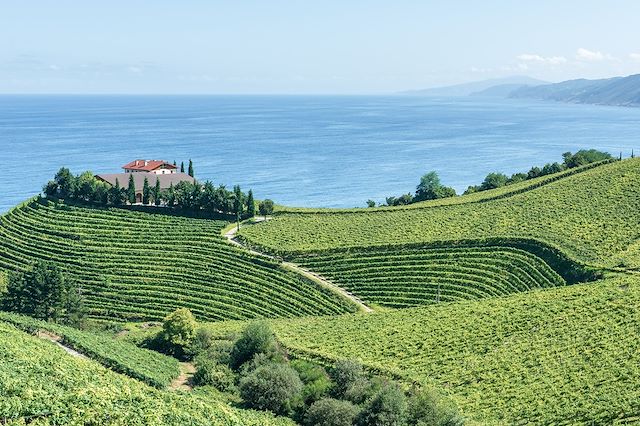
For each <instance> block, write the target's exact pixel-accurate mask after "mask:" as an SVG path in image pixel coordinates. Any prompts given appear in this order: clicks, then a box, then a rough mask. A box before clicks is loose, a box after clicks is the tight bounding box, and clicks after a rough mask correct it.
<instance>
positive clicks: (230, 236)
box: [224, 217, 373, 312]
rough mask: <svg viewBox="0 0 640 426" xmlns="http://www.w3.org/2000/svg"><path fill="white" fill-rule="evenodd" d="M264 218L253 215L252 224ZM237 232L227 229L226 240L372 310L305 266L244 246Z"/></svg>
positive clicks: (363, 308)
mask: <svg viewBox="0 0 640 426" xmlns="http://www.w3.org/2000/svg"><path fill="white" fill-rule="evenodd" d="M265 220H266V218H264V217H255V218H254V222H253V224H257V223H260V222H264V221H265ZM237 233H238V227H237V226H234V227H233V228H231V229H230V230H229V231H227V232H226V233H225V234H224V236H225V238H226V239H227V241H229V242H230V243H231V244H233V245H235V246H238V247H242V248H243V249H244V250H247V251H248V252H249V253H251V254H253V255H256V256H262V257H266V258H268V259H271V260H275V261H277V262H281V265H282V267H283V268H285V269H288V270H289V271H292V272H295V273H297V274H299V275H302V276H303V277H305V278H307V279H308V280H311V281H313V282H314V283H316V284H318V285H320V286H322V287H324V288H326V289H329V290H331V291H333V292H334V293H337V294H339V295H340V296H342V297H345V298H347V299H349V300H351V301H352V302H353V303H354V304H355V305H356V306H357V307H358V309H359V310H360V311H362V312H373V309H371V308H370V307H369V306H367V305H365V303H364V302H363V301H362V300H360V298H358V297H357V296H356V295H354V294H352V293H350V292H348V291H347V290H345V289H344V288H342V287H340V286H338V285H336V284H334V283H332V282H331V281H329V280H328V279H326V278H325V277H323V276H321V275H319V274H316V273H315V272H312V271H310V270H308V269H306V268H303V267H302V266H300V265H298V264H296V263H293V262H286V261H282V260H281V259H279V258H277V257H275V256H272V255H270V254H267V253H263V252H260V251H257V250H255V249H253V248H250V247H247V246H245V245H244V244H243V243H242V241H241V240H238V238H236V234H237Z"/></svg>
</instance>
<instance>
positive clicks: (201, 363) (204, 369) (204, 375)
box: [193, 356, 235, 392]
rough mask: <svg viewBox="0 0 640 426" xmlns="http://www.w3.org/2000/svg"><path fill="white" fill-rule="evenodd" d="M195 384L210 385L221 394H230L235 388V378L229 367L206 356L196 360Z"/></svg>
mask: <svg viewBox="0 0 640 426" xmlns="http://www.w3.org/2000/svg"><path fill="white" fill-rule="evenodd" d="M193 382H194V383H195V384H196V385H198V386H207V385H208V386H213V387H215V388H216V389H218V390H219V391H221V392H229V391H231V390H232V389H233V388H234V382H235V376H234V374H233V371H232V370H231V369H230V368H229V367H228V366H226V365H223V364H220V363H218V362H216V361H215V360H212V359H210V358H208V357H206V356H200V357H198V358H197V360H196V372H195V374H194V375H193Z"/></svg>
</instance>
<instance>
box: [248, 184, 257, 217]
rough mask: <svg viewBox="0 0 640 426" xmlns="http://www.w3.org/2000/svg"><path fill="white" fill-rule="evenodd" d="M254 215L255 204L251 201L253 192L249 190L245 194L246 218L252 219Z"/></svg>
mask: <svg viewBox="0 0 640 426" xmlns="http://www.w3.org/2000/svg"><path fill="white" fill-rule="evenodd" d="M255 215H256V202H255V201H254V200H253V191H252V190H249V193H248V194H247V216H249V217H254V216H255Z"/></svg>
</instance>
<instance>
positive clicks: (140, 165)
mask: <svg viewBox="0 0 640 426" xmlns="http://www.w3.org/2000/svg"><path fill="white" fill-rule="evenodd" d="M161 166H164V168H165V169H175V168H176V166H174V165H173V164H170V163H167V162H166V161H164V160H133V161H132V162H130V163H127V164H125V165H124V166H122V168H123V169H125V170H141V171H144V172H151V171H153V170H155V169H157V168H159V167H161Z"/></svg>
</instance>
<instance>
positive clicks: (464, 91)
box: [400, 75, 546, 97]
mask: <svg viewBox="0 0 640 426" xmlns="http://www.w3.org/2000/svg"><path fill="white" fill-rule="evenodd" d="M503 84H513V85H518V86H522V85H540V84H546V82H545V81H542V80H537V79H535V78H531V77H527V76H524V75H514V76H511V77H505V78H493V79H489V80H482V81H473V82H470V83H462V84H455V85H452V86H444V87H434V88H430V89H418V90H407V91H404V92H400V94H402V95H411V96H443V97H447V96H469V95H471V94H472V93H475V92H479V91H482V90H485V89H488V88H490V87H494V86H499V85H503Z"/></svg>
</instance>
